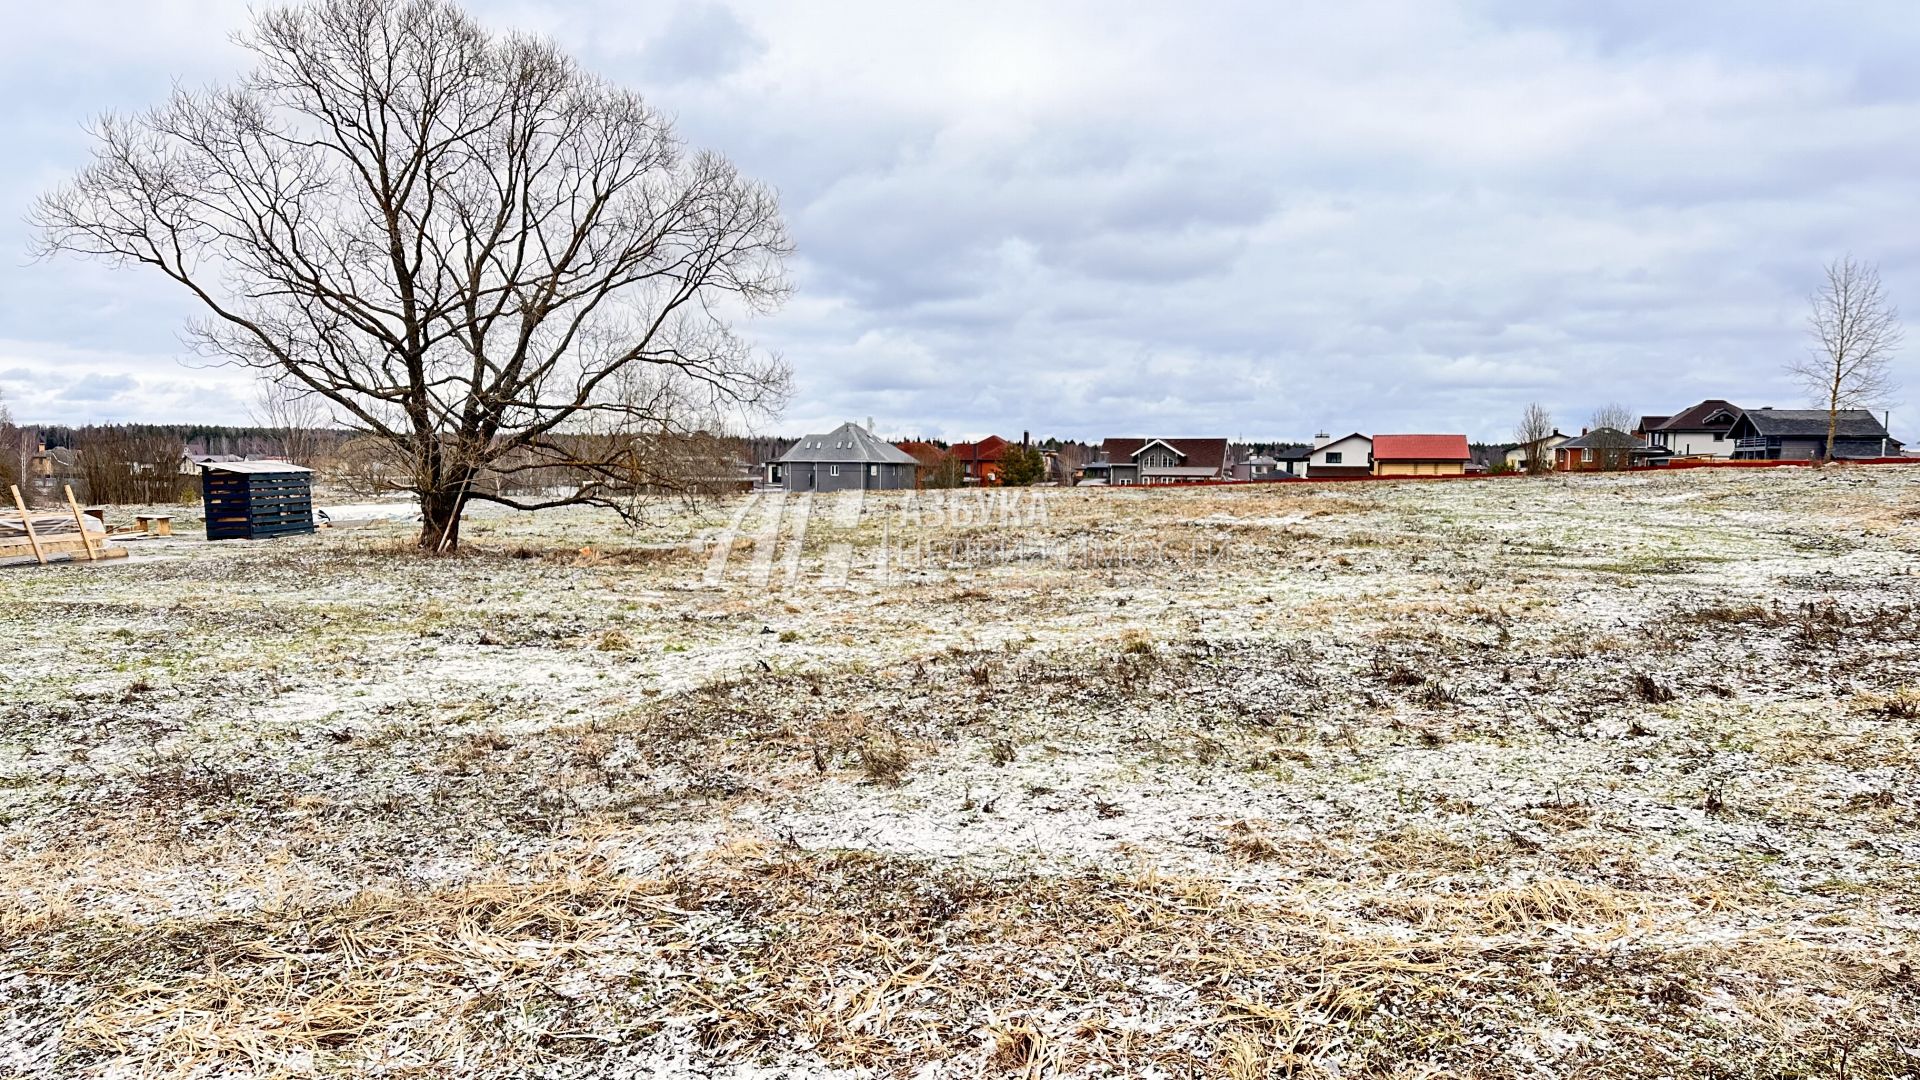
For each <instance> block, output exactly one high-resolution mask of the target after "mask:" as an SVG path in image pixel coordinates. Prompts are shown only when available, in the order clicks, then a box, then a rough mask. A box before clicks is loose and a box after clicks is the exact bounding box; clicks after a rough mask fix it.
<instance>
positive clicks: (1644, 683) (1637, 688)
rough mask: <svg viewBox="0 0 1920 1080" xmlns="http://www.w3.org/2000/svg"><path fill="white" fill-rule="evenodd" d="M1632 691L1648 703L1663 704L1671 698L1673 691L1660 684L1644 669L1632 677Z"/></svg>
mask: <svg viewBox="0 0 1920 1080" xmlns="http://www.w3.org/2000/svg"><path fill="white" fill-rule="evenodd" d="M1633 692H1634V694H1635V695H1636V696H1638V697H1639V698H1640V700H1641V701H1644V702H1646V703H1647V704H1649V705H1664V704H1666V703H1667V702H1669V701H1672V700H1673V691H1672V690H1669V689H1667V688H1666V687H1664V686H1662V685H1660V683H1659V682H1658V681H1656V680H1655V679H1654V677H1653V676H1651V675H1649V674H1647V673H1646V672H1644V671H1643V672H1640V673H1639V674H1637V675H1635V676H1634V677H1633Z"/></svg>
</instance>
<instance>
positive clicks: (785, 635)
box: [780, 630, 800, 643]
mask: <svg viewBox="0 0 1920 1080" xmlns="http://www.w3.org/2000/svg"><path fill="white" fill-rule="evenodd" d="M780 640H781V641H784V642H789V643H790V642H795V641H799V640H800V631H798V630H782V631H780Z"/></svg>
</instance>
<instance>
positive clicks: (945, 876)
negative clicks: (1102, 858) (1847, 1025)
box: [0, 833, 1920, 1077]
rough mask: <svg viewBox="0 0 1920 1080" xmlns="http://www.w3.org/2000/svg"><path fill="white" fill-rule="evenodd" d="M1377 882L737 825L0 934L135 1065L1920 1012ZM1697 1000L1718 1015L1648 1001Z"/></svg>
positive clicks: (1223, 1038)
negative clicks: (1708, 1000)
mask: <svg viewBox="0 0 1920 1080" xmlns="http://www.w3.org/2000/svg"><path fill="white" fill-rule="evenodd" d="M1249 835H1251V833H1249ZM1374 903H1375V905H1376V906H1378V907H1381V908H1390V909H1392V910H1394V911H1395V912H1396V913H1397V914H1398V915H1399V916H1400V917H1402V918H1404V920H1405V921H1406V924H1407V925H1409V926H1411V927H1413V928H1415V931H1416V932H1415V933H1414V934H1413V935H1412V936H1403V935H1391V934H1379V933H1371V932H1368V931H1366V930H1365V929H1363V928H1361V927H1358V926H1355V925H1352V924H1350V923H1349V922H1347V921H1346V920H1343V919H1340V918H1338V917H1331V916H1328V915H1324V914H1313V913H1310V912H1309V911H1307V910H1304V909H1301V908H1298V907H1294V906H1290V905H1287V904H1284V903H1282V904H1275V903H1265V902H1250V901H1244V900H1238V899H1235V898H1233V897H1232V896H1230V895H1228V894H1226V893H1224V892H1222V891H1221V890H1220V889H1219V888H1218V887H1217V886H1215V885H1212V884H1209V883H1205V882H1190V881H1183V880H1177V879H1161V878H1157V877H1151V876H1149V877H1145V878H1140V879H1133V880H1128V879H1119V878H1100V877H1092V876H1083V877H1078V878H1070V879H1060V878H1032V877H1022V878H981V877H971V876H964V875H956V874H953V873H951V872H946V871H942V870H939V869H937V868H933V867H930V866H927V865H925V864H920V863H914V862H907V861H901V860H890V859H882V858H875V857H871V856H861V855H810V856H792V855H782V854H779V853H777V852H774V851H771V850H770V849H768V848H767V847H766V846H764V845H762V844H759V843H756V842H752V841H742V842H736V843H735V844H733V845H731V846H728V847H723V848H721V849H719V850H718V851H716V853H715V854H713V855H712V856H709V857H707V858H705V859H703V860H701V861H699V862H698V863H696V864H692V865H689V866H687V867H685V868H684V869H682V870H679V871H676V872H674V873H672V874H668V875H665V876H640V875H634V874H629V873H625V872H623V871H621V870H620V869H619V868H618V862H617V860H616V859H615V858H614V857H612V854H611V852H608V851H601V850H596V849H595V848H593V847H583V848H580V849H578V850H576V851H574V852H572V853H571V854H567V855H559V854H556V855H552V856H549V857H546V858H544V859H542V860H540V861H538V862H537V863H535V864H533V865H530V866H529V867H527V868H526V870H525V871H524V872H522V873H519V874H516V875H514V876H513V877H511V878H502V879H494V880H480V881H475V882H472V883H467V884H461V885H457V886H450V887H446V888H442V889H437V890H431V891H419V892H366V893H361V894H358V895H355V896H352V897H349V898H346V899H343V900H339V901H331V900H327V899H325V898H323V897H318V896H312V895H285V896H279V897H274V898H272V900H271V902H269V903H267V904H264V905H263V906H261V907H259V908H257V909H253V910H246V911H235V912H233V913H231V914H228V915H225V916H221V917H218V918H213V919H207V920H197V921H185V920H164V921H162V922H159V923H156V924H140V923H129V922H125V921H119V920H115V919H111V918H100V917H86V916H82V915H79V914H78V913H75V912H65V913H51V912H46V911H26V910H23V909H22V907H21V906H20V905H18V904H14V905H11V906H9V907H8V908H7V909H5V911H4V916H0V947H3V948H4V949H5V955H6V956H7V957H8V960H9V962H10V965H11V966H13V967H14V969H15V970H16V971H21V972H25V973H26V974H25V975H24V976H23V977H24V978H26V979H28V980H29V981H30V982H32V983H34V984H36V985H47V986H50V987H51V986H60V987H64V988H66V990H67V991H68V992H69V993H72V992H77V995H76V996H73V997H70V998H68V999H67V1000H69V1001H71V1002H72V1005H71V1006H70V1007H71V1008H72V1010H73V1012H72V1015H71V1016H70V1017H69V1018H68V1021H67V1026H66V1031H67V1035H66V1038H65V1040H64V1042H63V1044H62V1048H61V1051H60V1061H61V1062H62V1063H63V1064H62V1068H63V1069H64V1070H66V1071H67V1074H68V1075H80V1074H90V1073H93V1072H97V1071H99V1070H102V1069H105V1068H109V1067H112V1066H114V1065H115V1063H120V1064H131V1063H135V1062H138V1063H141V1067H142V1068H143V1069H144V1070H145V1071H146V1072H147V1074H149V1075H154V1074H160V1075H180V1076H185V1075H189V1074H193V1073H195V1072H196V1071H198V1070H205V1069H209V1068H211V1069H222V1068H225V1069H233V1068H241V1069H244V1070H246V1071H247V1072H248V1073H249V1074H250V1075H262V1076H282V1075H285V1076H295V1075H305V1074H307V1073H309V1072H311V1071H315V1070H318V1071H322V1072H357V1071H360V1070H364V1069H367V1068H370V1067H372V1066H373V1065H374V1064H375V1063H377V1062H381V1061H388V1060H393V1056H394V1055H400V1056H401V1057H402V1058H405V1057H415V1058H416V1059H418V1057H419V1056H420V1055H425V1056H426V1058H428V1059H431V1060H440V1061H452V1060H470V1061H479V1060H485V1061H487V1062H488V1063H489V1068H490V1070H492V1071H494V1072H496V1073H502V1072H511V1071H518V1070H521V1069H530V1068H536V1067H539V1068H549V1067H553V1066H555V1065H558V1064H560V1063H563V1062H568V1061H574V1062H579V1061H584V1060H593V1059H604V1058H605V1057H606V1055H608V1054H610V1053H617V1052H618V1048H625V1049H626V1050H641V1049H645V1048H649V1047H651V1048H655V1049H658V1048H659V1047H662V1046H665V1045H671V1044H675V1043H676V1042H677V1043H679V1044H682V1045H692V1046H699V1047H702V1048H704V1050H705V1051H706V1052H707V1053H709V1054H712V1055H714V1056H717V1057H721V1058H737V1057H745V1058H752V1057H755V1056H757V1055H759V1054H763V1053H769V1052H776V1051H778V1050H780V1049H781V1048H783V1047H788V1046H791V1045H793V1044H795V1043H798V1044H799V1045H802V1046H807V1047H810V1048H812V1049H811V1053H812V1054H813V1055H814V1056H815V1057H816V1058H817V1059H818V1060H819V1061H821V1062H822V1063H824V1064H828V1065H841V1066H867V1067H877V1068H879V1069H881V1070H883V1071H887V1072H894V1071H910V1070H911V1069H913V1068H917V1067H920V1066H923V1065H924V1064H926V1063H928V1062H935V1061H946V1060H951V1061H953V1062H954V1063H955V1064H961V1063H965V1062H967V1061H969V1060H970V1059H971V1061H972V1064H970V1065H966V1066H965V1067H966V1069H967V1070H968V1071H972V1070H973V1069H984V1070H986V1071H987V1072H989V1073H994V1074H1005V1073H1006V1072H1008V1071H1012V1072H1015V1073H1020V1072H1023V1071H1035V1072H1036V1073H1037V1074H1038V1075H1061V1074H1065V1073H1069V1072H1075V1071H1081V1070H1085V1069H1088V1068H1098V1067H1104V1068H1111V1069H1115V1070H1126V1069H1134V1070H1138V1069H1140V1068H1142V1067H1144V1066H1145V1065H1146V1064H1148V1063H1152V1064H1153V1065H1155V1066H1156V1067H1158V1068H1160V1069H1162V1070H1164V1071H1165V1072H1166V1073H1167V1074H1169V1075H1220V1076H1239V1075H1248V1073H1247V1071H1246V1070H1248V1069H1249V1068H1253V1067H1255V1066H1256V1065H1257V1064H1258V1063H1261V1062H1265V1063H1267V1065H1268V1066H1270V1067H1272V1066H1274V1065H1275V1063H1281V1062H1291V1063H1292V1064H1291V1065H1290V1066H1288V1067H1289V1068H1293V1069H1295V1070H1296V1071H1298V1070H1312V1069H1318V1068H1330V1067H1331V1063H1332V1062H1333V1061H1335V1060H1338V1061H1340V1062H1343V1063H1344V1064H1343V1065H1342V1067H1341V1071H1342V1072H1343V1073H1348V1072H1352V1071H1355V1070H1359V1071H1361V1072H1363V1073H1364V1072H1367V1071H1370V1070H1373V1069H1391V1068H1393V1067H1395V1065H1394V1063H1395V1062H1404V1061H1405V1059H1406V1057H1407V1055H1408V1053H1409V1050H1410V1048H1411V1046H1413V1045H1418V1046H1420V1047H1422V1048H1423V1049H1422V1050H1421V1051H1419V1056H1421V1057H1423V1058H1425V1059H1427V1060H1428V1061H1429V1062H1430V1063H1431V1064H1432V1065H1434V1066H1435V1067H1438V1068H1442V1069H1444V1070H1447V1071H1450V1072H1454V1073H1455V1074H1457V1075H1458V1074H1465V1075H1510V1074H1515V1073H1516V1072H1517V1068H1516V1066H1517V1064H1518V1059H1513V1058H1509V1057H1508V1056H1507V1047H1506V1046H1504V1045H1491V1044H1487V1043H1484V1042H1482V1041H1480V1040H1478V1039H1475V1038H1473V1037H1472V1032H1474V1031H1476V1030H1485V1029H1487V1026H1488V1025H1494V1026H1497V1027H1507V1026H1509V1025H1515V1024H1524V1023H1525V1017H1528V1016H1533V1015H1543V1014H1541V1013H1540V1010H1541V1009H1542V1008H1543V1007H1548V1006H1547V1003H1548V1002H1549V1001H1551V1002H1553V1004H1552V1005H1551V1006H1550V1012H1551V1014H1552V1015H1554V1016H1556V1017H1557V1019H1556V1022H1557V1023H1558V1024H1561V1025H1565V1026H1568V1027H1569V1028H1570V1030H1573V1031H1576V1032H1578V1031H1582V1030H1587V1031H1589V1032H1590V1033H1597V1030H1598V1029H1596V1028H1593V1027H1592V1025H1595V1024H1601V1023H1604V1024H1605V1025H1606V1026H1607V1028H1608V1029H1610V1030H1612V1031H1613V1032H1614V1034H1615V1035H1616V1036H1617V1035H1619V1034H1620V1033H1621V1032H1622V1030H1623V1029H1622V1028H1621V1027H1620V1026H1619V1025H1620V1024H1621V1023H1622V1022H1625V1023H1628V1024H1631V1025H1634V1026H1635V1027H1636V1028H1637V1029H1638V1030H1637V1032H1636V1035H1637V1037H1636V1039H1635V1040H1633V1041H1631V1042H1629V1041H1627V1040H1621V1039H1617V1038H1616V1039H1613V1040H1609V1043H1608V1044H1604V1045H1603V1044H1599V1043H1595V1044H1590V1045H1589V1047H1588V1049H1587V1050H1586V1052H1585V1054H1584V1060H1585V1062H1586V1067H1589V1068H1593V1069H1603V1070H1604V1071H1606V1072H1607V1073H1608V1074H1609V1075H1616V1076H1638V1075H1647V1076H1652V1075H1657V1074H1659V1073H1660V1071H1661V1070H1662V1069H1664V1068H1666V1067H1667V1066H1666V1065H1657V1066H1656V1065H1655V1064H1654V1063H1653V1059H1652V1058H1650V1057H1649V1055H1648V1054H1647V1052H1646V1051H1647V1050H1648V1046H1647V1045H1644V1044H1642V1043H1641V1042H1640V1039H1652V1040H1653V1045H1655V1046H1660V1047H1666V1048H1669V1049H1671V1048H1674V1047H1675V1046H1676V1045H1680V1044H1686V1045H1690V1046H1691V1047H1692V1052H1693V1053H1694V1054H1695V1055H1704V1053H1705V1052H1706V1051H1707V1049H1708V1048H1709V1047H1712V1046H1719V1047H1722V1048H1723V1052H1725V1053H1729V1054H1733V1053H1751V1052H1759V1053H1763V1054H1764V1055H1766V1056H1768V1057H1769V1058H1771V1059H1774V1060H1779V1061H1799V1062H1801V1063H1802V1064H1803V1065H1804V1066H1808V1067H1812V1066H1817V1065H1818V1064H1819V1063H1820V1061H1821V1054H1822V1052H1823V1049H1824V1048H1825V1047H1827V1046H1828V1045H1830V1035H1829V1033H1828V1032H1826V1031H1820V1030H1809V1029H1804V1028H1801V1027H1799V1026H1797V1025H1796V1024H1794V1023H1791V1022H1786V1021H1788V1020H1789V1019H1790V1017H1791V1014H1792V1013H1794V1012H1795V1011H1798V1012H1799V1013H1801V1014H1803V1015H1804V1014H1805V1011H1806V1008H1807V1005H1806V1004H1805V1003H1803V1002H1799V1001H1797V1000H1795V999H1792V998H1791V997H1784V998H1783V997H1782V996H1781V995H1780V993H1779V990H1778V989H1777V988H1778V987H1779V986H1780V979H1782V978H1783V977H1785V975H1786V973H1787V972H1788V971H1790V970H1792V969H1795V968H1801V969H1804V968H1806V967H1808V966H1812V967H1816V968H1819V969H1821V970H1822V971H1824V972H1826V973H1828V974H1830V975H1832V977H1833V979H1834V982H1835V985H1848V984H1852V985H1855V986H1857V987H1858V989H1857V991H1855V996H1854V999H1853V1009H1854V1012H1853V1023H1854V1025H1855V1026H1856V1032H1855V1037H1854V1038H1853V1039H1852V1040H1851V1041H1849V1043H1848V1046H1849V1050H1848V1055H1849V1065H1848V1068H1849V1069H1850V1070H1851V1071H1850V1072H1849V1075H1851V1076H1860V1077H1874V1076H1885V1077H1892V1076H1897V1075H1902V1073H1901V1072H1900V1070H1902V1069H1904V1068H1906V1064H1903V1062H1905V1061H1906V1060H1907V1059H1906V1058H1905V1057H1904V1054H1903V1052H1902V1051H1901V1050H1900V1042H1901V1040H1902V1039H1908V1038H1911V1037H1912V1036H1913V1035H1915V1034H1917V1033H1920V1029H1916V1027H1915V1021H1914V1018H1913V1017H1914V1014H1913V1013H1912V1012H1911V1010H1910V1009H1909V1008H1908V1007H1907V1005H1905V1004H1903V1002H1905V1003H1911V1002H1912V1001H1913V1000H1914V997H1913V995H1912V991H1911V987H1910V986H1907V988H1905V989H1903V988H1902V987H1903V985H1905V984H1903V983H1902V980H1903V979H1905V980H1907V983H1910V982H1911V976H1910V975H1904V976H1903V975H1901V974H1900V972H1901V971H1902V970H1907V971H1910V970H1911V969H1910V968H1909V969H1901V968H1899V967H1898V963H1901V962H1910V961H1911V956H1908V957H1907V958H1906V959H1904V960H1901V959H1897V958H1889V959H1888V960H1880V961H1878V962H1875V961H1874V960H1871V959H1869V958H1858V959H1856V958H1853V957H1850V956H1848V955H1846V954H1843V953H1835V952H1831V951H1821V950H1817V949H1800V948H1795V949H1792V950H1790V952H1788V953H1786V954H1783V953H1782V952H1781V951H1780V950H1781V946H1779V945H1777V944H1774V943H1770V942H1769V941H1768V940H1767V939H1765V938H1754V939H1750V940H1749V941H1747V942H1746V943H1744V944H1743V945H1742V946H1741V948H1740V949H1738V950H1723V949H1721V948H1718V947H1708V948H1697V947H1691V946H1673V945H1670V944H1662V943H1661V937H1662V936H1663V934H1664V933H1665V932H1667V931H1668V930H1670V929H1671V928H1672V927H1673V926H1675V925H1676V924H1677V923H1679V922H1680V921H1682V920H1684V919H1685V918H1686V917H1688V916H1690V915H1692V914H1693V913H1692V912H1691V911H1686V912H1676V911H1674V910H1672V906H1673V905H1672V904H1671V902H1655V901H1652V900H1650V899H1649V898H1646V897H1644V896H1637V895H1631V894H1625V893H1621V892H1619V891H1617V890H1611V889H1606V888H1603V887H1598V886H1593V885H1582V884H1579V883H1577V882H1570V881H1565V880H1554V879H1543V880H1540V881H1537V882H1533V883H1531V884H1529V885H1526V886H1523V887H1514V888H1504V889H1494V890H1489V891H1484V892H1477V893H1466V894H1460V895H1456V896H1428V897H1423V898H1415V899H1406V900H1389V899H1386V898H1377V899H1376V900H1375V901H1374ZM1889 961H1891V962H1889ZM1709 994H1711V995H1714V996H1715V997H1716V998H1717V999H1718V1000H1719V1004H1718V1005H1717V1006H1716V1008H1715V1010H1714V1011H1715V1014H1716V1015H1717V1016H1721V1017H1727V1018H1728V1019H1727V1020H1719V1019H1712V1018H1709V1017H1708V1016H1706V1015H1704V1014H1688V1013H1685V1012H1675V1011H1672V1010H1674V1009H1677V1008H1679V1007H1680V1006H1682V1005H1684V1004H1686V1003H1691V1002H1695V1001H1698V1000H1701V999H1703V998H1704V997H1705V996H1706V995H1709ZM1122 1016H1131V1017H1135V1018H1138V1019H1150V1020H1151V1023H1150V1024H1147V1025H1146V1026H1141V1025H1139V1024H1135V1023H1129V1024H1127V1025H1125V1026H1121V1025H1119V1024H1118V1023H1117V1020H1118V1018H1119V1017H1122ZM1603 1016H1604V1017H1609V1018H1610V1019H1607V1020H1605V1021H1602V1020H1601V1018H1602V1017H1603ZM1409 1038H1411V1039H1414V1040H1416V1042H1415V1043H1414V1044H1409V1043H1407V1042H1406V1040H1407V1039H1409ZM1606 1046H1611V1047H1612V1048H1611V1049H1608V1048H1606ZM1736 1048H1740V1049H1739V1050H1736ZM1537 1049H1538V1047H1536V1051H1537ZM976 1055H977V1056H976ZM1692 1060H1695V1061H1705V1060H1707V1058H1706V1057H1704V1056H1696V1057H1693V1058H1692ZM1827 1064H1828V1065H1829V1066H1831V1064H1832V1063H1831V1062H1827ZM1755 1075H1758V1074H1755Z"/></svg>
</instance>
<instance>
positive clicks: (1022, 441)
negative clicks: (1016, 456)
mask: <svg viewBox="0 0 1920 1080" xmlns="http://www.w3.org/2000/svg"><path fill="white" fill-rule="evenodd" d="M1028 434H1029V433H1028V432H1025V431H1023V432H1021V433H1020V445H1021V446H1025V445H1027V435H1028Z"/></svg>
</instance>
